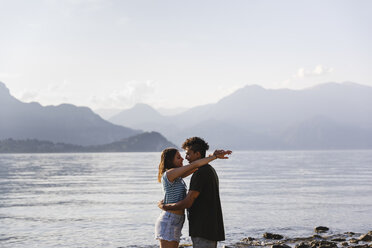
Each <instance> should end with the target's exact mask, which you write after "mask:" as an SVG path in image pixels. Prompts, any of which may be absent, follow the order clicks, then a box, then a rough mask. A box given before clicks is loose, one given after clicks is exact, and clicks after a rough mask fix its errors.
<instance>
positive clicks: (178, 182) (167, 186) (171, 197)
mask: <svg viewBox="0 0 372 248" xmlns="http://www.w3.org/2000/svg"><path fill="white" fill-rule="evenodd" d="M162 182H163V191H164V194H165V196H164V204H167V203H175V202H178V201H181V200H183V199H185V197H186V191H187V186H186V184H185V182H184V181H183V179H182V178H181V177H179V178H177V179H175V180H174V181H173V182H172V183H171V182H169V180H168V178H167V172H165V173H164V174H163V176H162Z"/></svg>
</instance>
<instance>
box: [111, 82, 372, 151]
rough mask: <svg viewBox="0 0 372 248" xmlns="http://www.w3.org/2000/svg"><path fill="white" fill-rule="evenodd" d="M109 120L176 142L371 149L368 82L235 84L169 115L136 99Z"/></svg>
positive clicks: (233, 146) (371, 110)
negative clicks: (194, 139)
mask: <svg viewBox="0 0 372 248" xmlns="http://www.w3.org/2000/svg"><path fill="white" fill-rule="evenodd" d="M109 121H111V122H112V123H115V124H118V125H125V126H128V127H131V128H138V129H142V130H148V131H149V130H153V131H158V132H161V133H162V134H163V135H165V136H166V137H167V138H168V139H169V140H171V141H172V142H174V143H176V144H181V143H182V141H183V140H184V139H185V138H187V137H190V136H201V137H204V138H205V139H206V140H207V141H208V142H209V143H210V144H211V145H212V146H213V147H228V148H231V149H238V150H239V149H241V150H245V149H364V148H372V87H369V86H363V85H359V84H355V83H326V84H321V85H318V86H315V87H312V88H308V89H304V90H289V89H278V90H271V89H264V88H262V87H260V86H256V85H252V86H246V87H244V88H241V89H239V90H237V91H235V92H234V93H232V94H231V95H229V96H226V97H224V98H222V99H221V100H220V101H218V102H217V103H214V104H208V105H202V106H198V107H194V108H191V109H189V110H187V111H185V112H183V113H181V114H178V115H173V116H164V115H161V114H160V113H159V112H158V111H156V110H155V109H153V108H152V107H151V106H149V105H145V104H137V105H136V106H134V107H133V108H131V109H128V110H124V111H122V112H120V113H119V114H117V115H116V116H113V117H112V118H110V119H109Z"/></svg>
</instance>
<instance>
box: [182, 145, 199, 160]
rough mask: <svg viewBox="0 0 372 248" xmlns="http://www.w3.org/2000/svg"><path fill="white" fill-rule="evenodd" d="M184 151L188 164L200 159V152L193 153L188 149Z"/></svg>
mask: <svg viewBox="0 0 372 248" xmlns="http://www.w3.org/2000/svg"><path fill="white" fill-rule="evenodd" d="M185 151H186V159H187V160H188V161H189V162H190V163H192V162H194V161H195V160H198V159H200V152H194V151H193V150H191V149H190V148H189V147H186V149H185Z"/></svg>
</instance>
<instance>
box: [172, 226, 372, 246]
mask: <svg viewBox="0 0 372 248" xmlns="http://www.w3.org/2000/svg"><path fill="white" fill-rule="evenodd" d="M179 247H180V248H182V247H184V248H186V247H188V248H189V247H192V244H180V246H179ZM255 247H257V248H259V247H262V248H266V247H270V248H341V247H342V248H348V247H352V248H372V231H369V232H367V233H355V232H344V233H329V228H328V227H323V226H318V227H315V228H314V235H312V236H308V237H295V238H288V237H285V236H283V235H281V234H274V233H269V232H265V233H263V234H262V236H261V237H245V238H243V239H241V240H240V241H239V242H236V243H232V244H225V245H224V246H223V248H255Z"/></svg>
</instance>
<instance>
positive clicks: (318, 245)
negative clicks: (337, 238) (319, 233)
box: [310, 240, 337, 248]
mask: <svg viewBox="0 0 372 248" xmlns="http://www.w3.org/2000/svg"><path fill="white" fill-rule="evenodd" d="M310 245H311V247H312V248H337V244H336V243H334V242H330V241H325V240H322V241H313V242H311V243H310Z"/></svg>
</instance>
